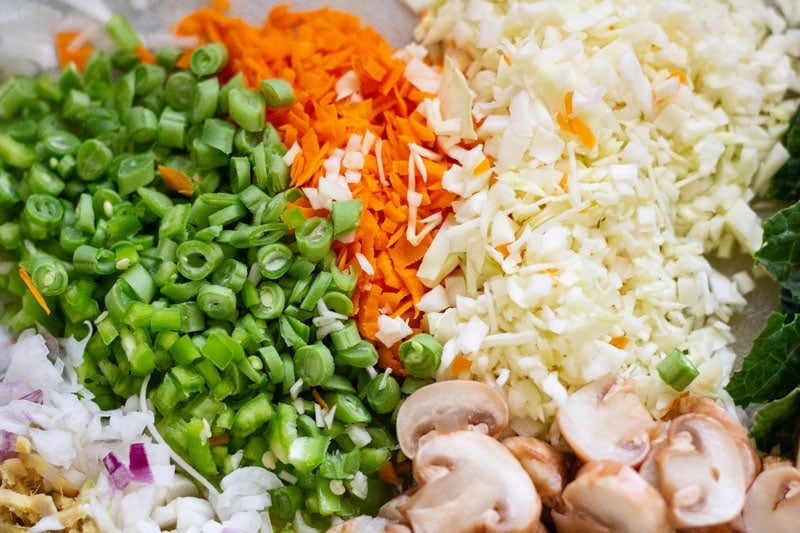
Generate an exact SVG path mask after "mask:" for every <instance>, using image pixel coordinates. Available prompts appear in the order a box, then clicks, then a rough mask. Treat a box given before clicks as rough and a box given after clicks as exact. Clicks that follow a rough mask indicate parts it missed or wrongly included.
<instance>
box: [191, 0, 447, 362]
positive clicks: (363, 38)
mask: <svg viewBox="0 0 800 533" xmlns="http://www.w3.org/2000/svg"><path fill="white" fill-rule="evenodd" d="M176 32H177V33H178V34H179V35H186V36H196V37H198V38H199V39H200V42H209V41H218V42H222V43H224V44H225V45H226V46H227V47H228V50H229V54H230V59H229V62H228V65H227V66H226V70H225V72H223V78H224V77H226V76H232V75H233V74H234V73H236V72H242V73H243V75H244V77H245V81H246V83H247V84H248V85H250V86H252V87H256V86H257V85H258V83H259V81H260V80H262V79H265V78H274V77H278V78H283V79H286V80H287V81H289V82H290V83H291V84H292V86H293V87H294V91H295V94H296V102H295V103H294V105H292V106H291V107H288V108H282V109H276V110H270V112H269V116H268V119H269V120H270V122H271V123H272V124H274V125H275V126H276V127H277V128H278V130H279V131H280V132H281V135H282V137H283V141H284V143H285V144H286V145H287V146H291V145H293V144H294V143H295V142H297V143H298V144H299V146H300V147H301V148H302V151H301V152H300V153H299V155H298V156H297V157H296V158H295V160H294V163H293V165H292V171H291V177H292V185H294V186H298V187H307V186H316V185H317V183H318V180H319V178H320V177H322V176H323V175H324V174H325V170H324V168H323V163H324V162H325V159H326V158H327V157H328V156H330V155H331V154H332V153H333V151H334V150H335V149H337V148H341V149H343V148H344V147H345V146H347V142H348V140H349V139H350V137H351V135H353V134H356V135H364V134H365V133H366V132H367V131H371V132H372V133H373V134H374V135H376V136H377V137H378V138H379V139H381V142H380V146H381V147H382V148H381V152H380V154H381V158H380V159H381V163H382V165H383V177H384V183H385V184H384V183H382V182H381V179H380V178H381V173H380V172H379V169H378V164H379V162H378V159H377V158H376V157H375V152H374V151H372V152H370V153H369V154H367V155H366V157H365V162H364V168H363V170H362V177H361V180H360V181H359V182H358V183H351V184H350V185H351V190H352V192H353V196H354V197H355V198H360V199H361V200H362V202H363V206H364V211H363V214H362V218H361V224H360V226H359V228H358V230H357V231H356V236H355V240H354V241H353V242H352V243H348V244H342V245H341V246H340V247H339V249H338V250H337V251H338V253H339V257H340V268H347V267H349V266H351V265H355V264H357V261H356V259H355V258H356V254H363V256H364V257H366V259H367V260H368V261H369V262H370V264H371V265H372V266H373V267H374V270H375V273H374V275H371V276H370V275H368V274H367V273H365V272H363V271H362V272H361V273H360V277H359V283H358V285H357V288H356V292H355V294H354V295H353V303H354V309H355V311H354V313H355V315H356V320H357V322H358V325H359V329H360V330H361V333H362V335H363V336H364V337H365V338H368V339H370V340H372V341H373V342H375V341H376V333H377V331H378V317H379V315H380V313H381V312H383V313H385V314H388V315H390V316H392V317H401V318H402V319H404V320H407V321H408V324H409V325H410V326H411V327H412V329H414V330H417V329H418V327H419V316H418V312H417V310H416V307H415V304H416V303H417V302H418V301H419V299H420V298H421V297H422V295H423V293H424V291H425V288H424V286H423V285H422V283H421V282H420V281H419V279H418V278H417V275H416V274H417V267H418V265H419V262H420V260H421V259H422V256H423V255H424V253H425V251H426V250H427V248H428V246H429V245H430V242H431V240H432V238H433V232H432V233H429V234H428V235H426V236H425V237H424V238H423V239H422V241H421V242H420V243H419V244H418V245H417V246H414V245H412V244H411V243H409V241H408V240H407V239H406V226H407V220H408V204H407V201H406V197H407V192H408V191H407V188H408V174H409V164H408V161H409V146H408V145H409V144H410V143H415V144H417V145H420V146H422V147H426V148H429V149H431V150H434V151H437V152H438V150H437V148H436V142H435V141H436V139H435V136H434V134H433V133H432V132H431V131H430V130H429V129H428V128H427V126H426V125H425V119H424V117H423V116H422V115H421V114H419V113H418V112H416V108H417V106H418V104H419V103H420V102H422V100H423V99H425V98H426V97H429V96H431V95H429V94H425V93H423V92H421V91H419V90H417V89H416V88H415V87H414V86H413V85H412V84H411V83H410V82H409V81H408V80H406V79H405V77H404V75H403V74H404V70H405V63H404V62H403V61H401V60H399V59H395V58H393V55H394V53H395V50H394V49H393V48H392V47H391V46H390V45H389V44H388V43H387V42H386V40H385V39H384V38H383V37H382V36H381V35H380V34H378V33H377V32H376V31H375V30H373V29H371V28H368V27H364V26H362V25H361V21H360V20H359V19H358V17H355V16H353V15H351V14H347V13H342V12H338V11H334V10H330V9H321V10H317V11H309V12H291V11H290V10H289V8H288V7H287V6H279V7H276V8H275V9H273V10H272V11H271V13H270V14H269V16H268V18H267V20H266V21H265V23H264V25H263V26H262V27H260V28H257V27H254V26H251V25H249V24H247V23H246V22H244V21H242V20H240V19H236V18H231V17H228V16H226V15H225V14H223V13H222V12H220V11H217V10H213V9H201V10H199V11H196V12H194V13H192V14H190V15H189V16H187V17H186V18H184V19H183V20H182V21H181V22H180V23H179V24H178V26H177V28H176ZM349 71H353V72H355V74H356V75H357V78H358V81H359V94H360V96H361V101H358V102H353V101H351V100H350V99H349V98H345V99H342V100H337V93H336V88H335V87H336V83H337V81H339V79H340V78H341V77H342V76H343V75H344V74H346V73H348V72H349ZM445 160H446V159H442V160H441V161H430V160H428V159H425V160H424V164H425V167H426V170H427V179H426V180H425V181H423V180H422V178H421V177H420V176H419V174H421V173H419V172H417V178H416V181H415V182H414V183H415V190H416V192H418V193H420V194H421V195H422V202H421V205H420V206H419V207H418V210H417V220H423V219H425V218H426V217H428V216H429V215H432V214H434V213H437V212H439V213H442V215H443V217H444V216H445V215H446V214H447V211H448V210H449V208H450V205H451V204H452V202H453V200H454V195H453V194H452V193H449V192H448V191H445V190H443V189H442V186H441V177H442V173H443V172H444V171H445V170H446V168H447V164H446V163H444V162H443V161H445ZM419 229H421V226H420V227H418V228H417V230H419ZM376 344H377V345H379V346H381V347H380V348H379V353H380V355H381V359H380V363H379V364H380V365H382V366H384V367H387V366H388V367H391V368H393V369H394V370H396V371H398V372H402V365H401V364H400V362H399V360H398V358H397V353H396V350H397V347H398V346H397V345H398V344H399V343H396V344H395V346H393V347H391V348H384V347H383V346H382V345H380V343H377V342H376Z"/></svg>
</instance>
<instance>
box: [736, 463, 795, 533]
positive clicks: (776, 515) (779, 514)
mask: <svg viewBox="0 0 800 533" xmlns="http://www.w3.org/2000/svg"><path fill="white" fill-rule="evenodd" d="M742 514H743V517H744V523H745V527H746V528H747V531H748V532H753V533H760V532H762V531H763V532H767V533H783V532H796V531H798V529H800V524H799V522H800V470H798V469H797V468H795V467H793V466H775V467H772V468H770V469H768V470H764V471H763V472H761V473H760V474H759V475H758V477H757V478H756V480H755V481H754V482H753V485H752V486H751V487H750V490H749V491H747V497H746V498H745V503H744V511H743V513H742Z"/></svg>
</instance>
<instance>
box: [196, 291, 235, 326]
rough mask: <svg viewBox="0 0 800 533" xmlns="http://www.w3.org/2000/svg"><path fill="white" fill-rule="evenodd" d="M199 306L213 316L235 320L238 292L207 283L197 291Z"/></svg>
mask: <svg viewBox="0 0 800 533" xmlns="http://www.w3.org/2000/svg"><path fill="white" fill-rule="evenodd" d="M197 306H198V307H199V308H200V310H202V311H203V312H204V313H205V314H206V315H208V316H209V317H211V318H218V319H222V320H233V319H234V318H235V317H236V293H234V292H233V291H232V290H231V289H229V288H228V287H223V286H221V285H213V284H211V283H206V284H203V285H202V286H201V287H200V290H199V291H198V292H197Z"/></svg>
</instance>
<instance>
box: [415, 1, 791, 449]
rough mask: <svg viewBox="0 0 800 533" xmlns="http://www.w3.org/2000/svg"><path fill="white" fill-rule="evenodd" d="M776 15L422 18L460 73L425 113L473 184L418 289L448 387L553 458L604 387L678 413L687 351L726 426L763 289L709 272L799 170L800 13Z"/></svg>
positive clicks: (692, 7)
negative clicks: (503, 397) (791, 167)
mask: <svg viewBox="0 0 800 533" xmlns="http://www.w3.org/2000/svg"><path fill="white" fill-rule="evenodd" d="M783 4H785V5H784V7H783V8H782V9H783V11H781V8H768V7H766V4H764V3H762V2H757V1H753V0H728V1H723V0H713V1H711V0H703V1H701V0H663V1H657V0H638V1H636V2H630V1H627V0H605V1H602V2H596V1H593V0H562V1H559V2H551V1H528V2H522V1H513V0H512V1H501V2H498V1H487V0H449V1H439V2H433V3H432V4H431V5H430V6H428V10H427V12H426V14H425V16H424V17H423V20H422V23H421V25H420V26H419V28H418V30H417V32H418V33H417V34H416V37H417V39H418V41H419V42H420V43H421V44H422V45H424V46H425V47H426V48H427V51H428V53H434V54H435V53H438V52H442V53H444V54H445V55H446V57H447V58H449V60H448V61H449V62H451V63H452V64H451V66H449V67H448V66H446V67H445V70H444V73H443V76H442V85H441V88H440V89H439V93H438V97H437V98H436V99H433V100H431V101H429V102H428V105H426V106H425V108H424V109H423V111H424V112H425V113H426V114H427V116H428V120H429V123H430V124H431V126H432V127H433V128H434V130H435V131H436V132H437V133H438V134H439V135H441V136H442V140H443V142H444V143H445V144H449V145H452V148H451V149H450V154H451V155H453V156H455V157H456V159H457V160H458V161H459V163H460V164H459V165H456V166H454V167H453V168H452V169H451V170H449V171H448V172H447V173H446V175H445V177H444V180H443V181H444V185H445V187H446V188H447V189H449V190H451V191H453V192H455V193H457V194H458V195H459V197H460V199H459V200H458V201H457V202H456V203H455V205H454V206H453V207H454V214H453V215H452V216H450V217H449V219H447V220H446V221H445V222H444V224H443V226H442V228H441V230H440V231H439V233H438V234H437V236H436V238H435V240H434V243H433V245H432V246H431V248H430V249H429V251H428V252H427V254H426V256H425V258H424V260H423V264H422V267H421V268H420V271H419V275H420V277H421V278H422V279H423V281H425V282H426V284H428V286H429V287H432V288H431V290H430V292H429V293H428V294H427V295H426V296H425V297H424V298H423V300H422V302H421V303H420V306H419V307H420V309H422V310H423V311H425V312H426V321H427V326H428V329H429V330H430V332H431V333H432V334H433V335H435V336H436V337H437V338H438V339H440V340H442V341H443V342H445V344H444V355H443V361H442V365H441V368H440V372H439V374H440V377H441V378H449V377H451V373H450V370H449V369H450V365H451V362H452V361H453V360H454V358H455V357H457V356H461V357H466V358H468V359H469V360H470V362H471V368H470V370H469V371H468V372H464V373H462V375H461V376H460V377H470V378H473V379H479V380H484V381H489V382H492V381H494V382H496V383H497V384H499V385H500V386H502V387H503V388H504V390H505V391H506V392H507V396H508V400H509V403H510V407H511V413H512V418H513V422H512V428H513V429H514V430H516V431H517V432H518V433H520V434H524V435H532V434H535V435H547V434H548V432H550V437H552V438H555V437H556V434H555V433H554V432H553V430H552V428H551V423H552V420H553V416H554V412H555V410H556V407H557V406H558V405H559V404H560V403H561V402H563V401H564V399H565V398H566V397H567V395H568V394H569V393H570V392H571V391H573V390H575V389H576V388H578V387H580V386H582V385H583V384H585V383H587V382H589V381H591V380H593V379H595V378H597V377H599V376H602V375H604V374H606V373H609V372H612V373H619V374H622V375H624V376H629V377H632V378H633V379H635V380H636V382H637V383H638V390H639V391H641V394H642V395H643V400H644V401H645V403H646V405H647V406H648V407H649V408H650V409H651V410H652V411H654V412H656V413H657V412H659V411H663V410H664V409H665V408H666V407H667V406H668V405H669V403H670V402H671V401H672V400H673V399H674V398H675V396H676V394H677V392H676V391H674V390H673V389H671V388H670V387H669V386H667V385H666V384H664V383H663V382H662V381H661V379H660V378H659V375H658V372H657V370H656V365H657V364H658V363H659V362H660V361H661V360H662V359H663V358H664V357H665V355H666V354H667V353H669V352H670V351H671V350H673V349H674V348H679V349H681V350H684V351H685V352H686V353H687V354H688V357H689V358H690V359H691V360H692V361H693V362H694V364H695V365H696V366H697V368H698V369H699V370H700V375H699V377H698V378H697V379H696V380H695V381H694V382H693V383H692V384H691V386H690V387H689V389H688V390H690V391H691V392H693V393H696V394H700V395H704V396H711V397H717V398H721V399H722V400H723V401H726V402H727V403H728V404H729V405H731V403H730V401H729V399H728V397H727V395H726V394H725V392H724V390H723V386H724V385H725V384H726V383H727V380H728V377H729V375H730V373H731V370H732V366H733V365H734V362H735V354H734V353H733V351H732V350H731V348H730V345H731V343H732V341H733V334H732V332H731V330H730V328H729V327H728V325H727V322H728V319H729V318H730V317H731V315H732V314H734V313H736V312H738V311H741V310H742V308H743V306H744V304H745V299H744V297H743V294H745V293H747V292H748V291H749V290H751V289H752V288H753V286H754V282H753V280H752V278H751V276H750V275H749V274H748V273H747V272H739V273H737V274H735V275H734V276H732V277H731V278H729V277H726V276H724V275H723V274H721V273H720V272H718V271H716V270H715V269H714V268H712V266H711V265H710V264H709V262H708V260H707V259H706V256H707V255H708V256H711V255H713V254H716V255H717V256H720V257H722V258H727V257H730V256H731V255H732V254H733V253H735V252H736V251H737V250H738V249H743V250H744V251H745V252H748V253H752V252H753V251H754V250H755V249H757V248H758V247H759V246H760V243H761V237H762V236H761V227H760V220H759V218H758V217H757V216H756V214H755V213H754V212H753V210H752V209H751V208H750V206H749V205H748V202H749V201H750V200H751V199H752V198H753V197H754V195H755V191H757V190H758V188H759V187H763V184H764V183H765V182H766V181H767V180H768V178H769V176H770V175H771V173H772V172H774V170H775V169H776V168H777V167H778V166H779V165H780V164H781V163H782V162H783V161H784V160H785V158H786V153H785V150H783V148H782V147H781V146H780V145H779V144H778V145H776V142H777V140H778V138H779V136H780V134H781V133H782V132H783V131H784V129H785V123H786V121H787V120H788V118H789V116H790V115H791V113H792V111H793V110H794V109H795V107H796V103H797V102H796V101H786V100H785V99H786V97H787V94H788V93H787V90H789V89H792V90H797V89H798V88H800V81H799V80H798V71H797V66H798V63H797V58H798V55H800V33H799V32H798V30H797V29H792V26H793V25H795V26H796V25H797V22H798V19H800V13H798V11H800V9H798V8H797V6H795V5H793V2H791V1H788V0H787V1H785V2H783ZM448 61H446V63H447V62H448ZM452 67H455V68H452ZM458 71H460V72H461V73H464V75H463V77H461V76H460V74H459V73H458ZM465 82H466V85H465ZM467 86H468V88H469V90H466V87H467ZM570 94H571V95H572V96H571V102H569V100H570V96H568V95H570ZM470 98H471V99H472V100H471V102H470ZM470 104H471V114H472V119H473V120H474V123H475V124H476V126H475V130H474V133H475V134H476V135H475V137H476V139H475V140H476V141H477V146H476V147H475V148H473V149H470V150H466V149H464V148H461V146H463V145H464V144H463V143H461V142H460V141H462V140H469V138H470V136H471V133H472V131H471V127H469V125H468V123H469V122H470V120H469V116H468V115H467V114H465V110H467V113H468V110H469V109H470ZM570 106H571V107H572V109H571V110H570V109H569V107H570ZM559 115H560V117H561V122H562V123H565V122H567V120H566V119H565V117H566V118H568V117H572V118H575V119H577V121H578V122H580V123H582V124H583V125H585V126H586V127H587V128H588V129H589V130H590V135H589V136H587V135H586V131H585V130H583V131H582V130H580V128H579V127H578V128H573V132H570V131H568V130H565V129H564V127H563V126H561V125H560V124H559V120H558V116H559ZM465 119H466V120H465ZM576 132H578V133H582V135H578V134H576ZM590 136H594V137H595V139H596V145H595V146H590V144H591V143H590V142H588V143H587V142H586V141H587V137H590ZM483 154H485V155H486V156H488V157H489V161H491V163H492V164H491V168H490V169H489V170H486V171H483V172H480V171H478V172H476V171H475V169H476V167H477V168H479V169H481V168H483V169H485V168H486V165H485V163H484V164H483V165H481V162H482V160H483V157H484V156H483Z"/></svg>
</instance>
